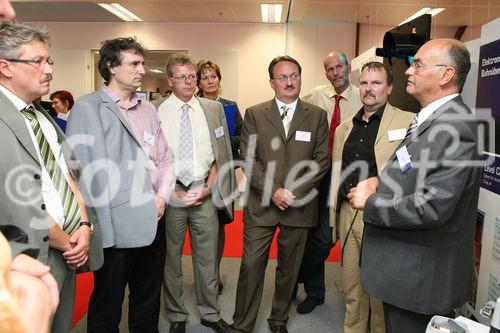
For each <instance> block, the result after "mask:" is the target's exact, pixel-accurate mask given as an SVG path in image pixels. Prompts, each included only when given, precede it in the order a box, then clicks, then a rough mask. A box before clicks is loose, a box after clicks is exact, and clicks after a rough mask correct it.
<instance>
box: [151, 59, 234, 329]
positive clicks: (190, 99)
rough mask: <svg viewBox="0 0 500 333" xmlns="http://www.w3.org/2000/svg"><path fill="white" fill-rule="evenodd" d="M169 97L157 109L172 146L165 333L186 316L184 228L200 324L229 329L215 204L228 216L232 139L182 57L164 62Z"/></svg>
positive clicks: (191, 63) (215, 105) (216, 105)
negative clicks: (221, 296)
mask: <svg viewBox="0 0 500 333" xmlns="http://www.w3.org/2000/svg"><path fill="white" fill-rule="evenodd" d="M167 80H168V84H169V86H170V88H171V89H172V95H170V96H169V97H168V98H167V99H166V100H165V101H164V102H163V103H162V104H161V105H160V107H159V108H158V113H159V116H160V119H161V122H162V128H163V132H164V133H165V136H166V137H167V140H168V142H169V143H170V144H171V147H172V150H173V154H174V164H175V176H176V178H177V181H176V184H175V190H174V192H173V194H172V198H171V203H170V205H169V207H168V208H167V211H166V230H167V264H166V265H165V272H164V277H163V280H164V286H165V288H164V292H165V307H166V310H167V314H168V316H169V318H170V320H171V324H170V330H169V332H170V333H184V332H185V329H186V320H187V318H188V316H189V313H188V312H187V309H186V307H185V305H184V300H183V296H182V294H183V292H182V247H183V244H184V237H185V234H186V229H187V228H189V236H190V243H191V248H192V251H193V256H192V260H193V270H194V276H195V277H196V280H195V288H196V300H197V305H198V310H199V311H200V314H201V324H202V325H204V326H207V327H209V328H211V329H213V330H214V331H216V332H228V330H229V326H228V324H227V323H226V322H225V321H224V320H223V319H222V318H221V316H220V308H219V305H218V304H217V296H218V290H219V288H218V282H217V277H218V271H217V266H218V265H217V242H218V230H219V222H218V218H217V208H219V209H223V210H225V211H226V213H227V215H228V216H229V217H230V218H231V219H232V218H233V206H232V200H233V199H234V198H233V196H234V195H235V194H237V190H236V180H235V175H234V167H233V165H232V164H233V163H232V156H231V142H230V137H229V132H228V129H227V125H226V119H225V116H224V111H223V108H222V104H220V103H218V102H215V101H211V100H208V99H205V98H198V97H196V96H194V92H195V90H196V65H195V63H194V61H193V60H192V59H191V58H190V57H188V56H186V55H184V54H175V55H173V56H171V57H170V58H169V59H168V61H167Z"/></svg>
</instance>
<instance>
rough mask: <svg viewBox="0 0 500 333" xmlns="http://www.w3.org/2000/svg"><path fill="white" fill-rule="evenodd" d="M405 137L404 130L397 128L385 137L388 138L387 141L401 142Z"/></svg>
mask: <svg viewBox="0 0 500 333" xmlns="http://www.w3.org/2000/svg"><path fill="white" fill-rule="evenodd" d="M405 135H406V128H398V129H395V130H392V131H389V132H387V136H388V137H389V141H390V142H392V141H397V140H403V139H404V138H405Z"/></svg>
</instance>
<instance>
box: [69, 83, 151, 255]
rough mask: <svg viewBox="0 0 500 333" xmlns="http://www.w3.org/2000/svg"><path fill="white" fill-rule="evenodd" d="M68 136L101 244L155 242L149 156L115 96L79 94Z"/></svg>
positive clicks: (97, 92)
mask: <svg viewBox="0 0 500 333" xmlns="http://www.w3.org/2000/svg"><path fill="white" fill-rule="evenodd" d="M66 135H67V137H68V141H69V143H70V145H71V146H72V148H73V150H74V152H75V154H76V156H77V158H78V160H80V162H81V164H82V169H83V172H82V176H81V183H80V184H81V186H82V187H83V188H85V189H86V190H87V192H88V193H90V194H91V198H90V200H89V204H90V205H92V207H94V208H95V211H96V212H97V216H98V218H99V222H100V224H101V229H102V237H103V247H104V248H108V247H117V248H134V247H142V246H147V245H149V244H151V243H152V242H153V240H154V238H155V235H156V228H157V225H158V221H157V215H156V205H155V203H154V193H153V186H152V184H151V177H150V173H149V158H148V156H146V154H145V153H144V151H143V150H142V148H141V146H140V144H139V142H138V141H137V140H136V138H135V137H134V135H133V132H132V129H131V128H130V126H129V125H128V122H127V120H126V119H125V118H124V117H123V115H122V114H121V112H120V110H119V109H118V107H117V106H116V104H115V103H114V102H113V100H112V99H111V98H110V97H109V96H108V95H106V93H104V92H102V91H96V92H94V93H91V94H88V95H85V96H82V97H81V98H79V99H78V100H77V101H76V103H75V105H74V106H73V108H72V110H71V113H70V117H69V119H68V125H67V127H66Z"/></svg>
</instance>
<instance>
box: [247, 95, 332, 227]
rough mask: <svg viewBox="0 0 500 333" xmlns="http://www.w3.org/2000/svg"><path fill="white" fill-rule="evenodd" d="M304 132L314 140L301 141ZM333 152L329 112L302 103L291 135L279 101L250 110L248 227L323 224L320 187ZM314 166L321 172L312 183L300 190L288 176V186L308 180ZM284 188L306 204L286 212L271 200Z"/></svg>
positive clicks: (291, 124) (296, 110)
mask: <svg viewBox="0 0 500 333" xmlns="http://www.w3.org/2000/svg"><path fill="white" fill-rule="evenodd" d="M298 131H302V134H304V133H309V134H310V139H309V140H308V141H307V140H306V141H300V140H297V139H296V135H297V132H298ZM299 134H300V133H299ZM306 135H307V134H306ZM255 144H256V146H255ZM252 146H253V147H252ZM328 150H329V149H328V121H327V119H326V112H325V111H324V110H323V109H320V108H318V107H317V106H314V105H312V104H309V103H306V102H303V101H301V100H300V99H299V101H298V103H297V107H296V109H295V113H294V115H293V119H292V122H291V123H290V129H289V131H288V136H287V137H285V130H284V128H283V122H282V120H281V117H280V113H279V110H278V107H277V105H276V101H275V100H274V99H272V100H270V101H267V102H264V103H261V104H258V105H255V106H253V107H251V108H249V109H247V111H246V113H245V121H244V123H243V132H242V134H241V156H242V158H243V159H245V160H246V163H247V165H246V166H245V167H244V168H243V169H244V172H245V175H246V177H247V187H248V188H247V192H248V200H247V204H246V206H245V209H244V221H245V223H247V224H253V225H261V226H273V225H276V224H278V223H281V224H283V225H287V226H294V227H313V226H315V225H316V224H317V222H318V221H317V207H318V204H317V190H316V187H317V186H318V185H319V184H320V182H321V180H322V179H323V176H324V175H325V174H326V172H327V171H328V168H329V165H330V158H329V151H328ZM311 168H315V169H314V170H312V171H313V172H311V173H312V176H310V177H309V178H308V179H307V180H306V181H302V182H301V183H300V184H298V186H295V187H291V186H290V184H288V185H287V177H288V182H290V181H292V180H294V179H295V180H297V179H298V180H300V179H301V178H302V180H304V179H305V175H306V174H307V173H309V171H311ZM296 183H298V181H296ZM296 185H297V184H296ZM279 187H284V188H287V189H288V190H290V191H291V192H292V193H293V194H294V195H295V196H296V203H297V204H300V202H301V201H304V202H303V203H302V204H300V207H289V208H288V209H286V210H285V211H284V212H282V211H281V210H280V209H279V208H278V207H276V206H275V205H274V203H273V202H272V200H271V198H272V195H273V194H274V192H276V190H277V189H278V188H279ZM311 191H312V193H311ZM311 196H312V198H311ZM306 197H307V198H306Z"/></svg>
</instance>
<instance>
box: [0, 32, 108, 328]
mask: <svg viewBox="0 0 500 333" xmlns="http://www.w3.org/2000/svg"><path fill="white" fill-rule="evenodd" d="M48 40H49V36H48V33H47V32H46V31H44V30H41V29H37V28H34V27H31V26H28V25H25V24H22V23H19V22H16V23H3V24H1V25H0V110H1V111H0V133H1V138H0V139H1V140H0V141H1V142H2V156H1V160H2V163H1V166H0V174H2V177H0V179H1V180H0V186H1V188H2V189H4V191H3V192H1V193H0V195H1V200H0V224H1V225H0V230H1V231H2V233H4V234H5V235H6V236H7V238H8V239H9V240H10V241H11V243H10V245H11V248H12V250H13V256H16V255H17V254H19V253H21V252H25V251H27V250H28V251H27V252H26V253H28V254H30V255H32V256H33V257H37V255H38V257H37V258H38V260H40V261H41V262H42V263H44V264H47V265H49V266H50V268H51V273H52V275H53V276H54V278H55V279H56V281H57V286H58V291H59V298H60V302H59V306H58V308H57V311H56V313H55V316H54V319H53V322H52V329H51V330H52V332H69V331H70V329H71V320H72V316H73V304H74V298H75V270H76V269H79V268H82V266H84V265H86V264H88V265H89V267H90V268H91V269H97V268H99V267H100V266H101V265H102V250H101V246H100V237H99V234H100V233H99V230H98V224H97V220H96V219H95V217H94V215H93V214H92V211H91V210H87V208H86V206H85V202H84V200H83V198H82V195H86V193H84V192H83V191H82V192H80V189H79V188H78V185H77V184H76V181H75V179H74V178H73V177H74V175H77V174H79V171H80V170H79V169H78V168H77V167H76V166H75V164H74V162H75V161H74V160H73V159H72V158H73V156H72V155H73V153H72V152H71V150H70V149H69V147H68V146H67V145H66V144H64V143H63V141H64V134H63V133H62V132H61V131H60V130H59V127H58V126H57V125H56V124H55V123H54V122H53V120H52V117H50V115H48V113H47V112H46V111H45V110H44V109H42V108H41V107H40V106H39V105H37V104H36V103H35V104H34V103H33V100H35V99H36V98H38V97H40V96H43V95H45V94H47V93H48V92H49V88H50V81H51V80H52V74H53V72H54V70H53V68H52V66H53V62H52V60H51V59H50V57H49V56H48V51H47V44H48ZM87 198H88V196H85V199H87ZM89 219H90V220H89ZM94 229H95V230H94ZM93 231H95V233H94V235H91V234H92V232H93ZM28 242H29V243H30V244H34V245H35V246H36V247H37V249H27V247H29V246H28V244H27V243H28ZM18 258H21V256H16V259H15V260H14V262H13V267H16V266H17V267H20V266H21V265H18V264H17V263H16V260H17V259H18ZM35 267H36V263H34V264H33V267H32V270H31V272H33V270H35V269H36V268H35ZM27 271H29V269H26V270H24V272H27ZM39 277H40V278H41V280H42V281H44V282H45V283H46V284H47V285H48V286H49V287H50V279H51V277H50V274H49V273H48V272H47V270H43V273H42V274H40V275H39ZM18 279H19V280H20V278H19V276H18ZM52 296H53V301H54V302H53V304H57V291H56V292H55V294H53V295H52ZM35 320H36V318H35ZM39 330H40V331H43V330H44V327H43V326H41V327H40V328H39Z"/></svg>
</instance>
